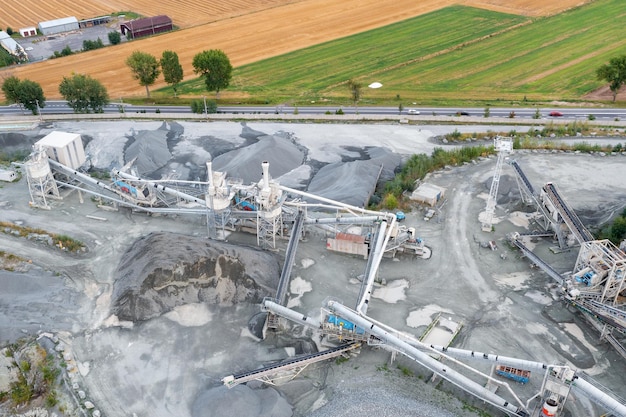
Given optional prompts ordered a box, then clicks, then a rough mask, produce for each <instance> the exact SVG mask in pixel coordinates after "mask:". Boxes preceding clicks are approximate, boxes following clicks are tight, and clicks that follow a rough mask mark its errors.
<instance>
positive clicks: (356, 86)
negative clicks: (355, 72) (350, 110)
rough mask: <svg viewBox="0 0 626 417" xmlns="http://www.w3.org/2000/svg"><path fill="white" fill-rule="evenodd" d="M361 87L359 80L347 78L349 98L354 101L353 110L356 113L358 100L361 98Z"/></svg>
mask: <svg viewBox="0 0 626 417" xmlns="http://www.w3.org/2000/svg"><path fill="white" fill-rule="evenodd" d="M362 89H363V85H362V84H361V83H360V82H358V81H354V80H353V79H349V80H348V90H350V98H351V99H352V102H353V103H354V110H355V111H356V112H357V113H358V112H359V100H360V99H361V92H362Z"/></svg>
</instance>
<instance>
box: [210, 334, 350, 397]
mask: <svg viewBox="0 0 626 417" xmlns="http://www.w3.org/2000/svg"><path fill="white" fill-rule="evenodd" d="M359 347H361V344H360V343H357V342H354V343H346V344H343V345H340V346H337V347H334V348H331V349H328V350H324V351H322V352H316V353H311V354H307V355H301V356H297V357H294V358H290V359H287V360H285V361H282V362H280V363H275V364H272V365H268V366H264V367H263V368H260V369H255V370H253V371H246V372H242V373H239V374H235V375H230V376H227V377H224V378H222V382H223V383H224V385H226V386H227V387H228V388H233V387H235V386H237V385H239V384H243V383H246V382H248V381H253V380H257V381H262V382H265V383H271V381H272V379H275V377H276V376H278V375H281V374H285V373H289V374H290V375H289V379H293V378H295V377H296V376H297V375H298V374H299V373H300V372H302V371H303V370H304V368H306V367H307V366H308V365H310V364H312V363H316V362H321V361H325V360H327V359H332V358H336V357H337V356H340V355H343V354H344V353H346V352H348V351H351V350H354V349H357V348H359Z"/></svg>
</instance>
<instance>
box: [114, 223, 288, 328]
mask: <svg viewBox="0 0 626 417" xmlns="http://www.w3.org/2000/svg"><path fill="white" fill-rule="evenodd" d="M279 277H280V265H279V263H278V260H277V259H276V258H275V257H274V256H273V255H272V254H269V253H267V252H263V251H261V250H257V249H254V248H250V247H242V246H235V245H231V244H228V243H224V242H218V241H214V240H207V239H206V238H199V237H189V236H184V235H178V234H174V233H165V232H159V233H151V234H149V235H147V236H145V237H143V238H141V239H139V240H137V241H136V242H135V243H134V244H133V245H132V246H131V247H130V249H129V250H128V251H127V252H126V253H125V254H124V256H123V257H122V259H121V262H120V264H119V266H118V269H117V277H116V280H115V284H114V286H113V297H112V307H111V310H112V311H111V313H112V314H115V315H116V316H117V317H118V318H119V319H120V320H129V321H133V322H135V321H142V320H147V319H150V318H153V317H158V316H160V315H161V314H164V313H167V312H168V311H170V310H172V309H173V308H174V307H177V306H180V305H184V304H189V303H209V304H218V305H223V306H229V305H233V304H235V303H240V302H251V303H258V302H260V301H261V300H262V298H263V297H266V296H271V295H272V294H273V293H274V292H275V289H276V286H277V285H278V280H279Z"/></svg>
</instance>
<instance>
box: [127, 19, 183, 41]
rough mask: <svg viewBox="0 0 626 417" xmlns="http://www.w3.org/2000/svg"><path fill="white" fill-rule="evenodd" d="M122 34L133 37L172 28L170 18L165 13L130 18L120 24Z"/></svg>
mask: <svg viewBox="0 0 626 417" xmlns="http://www.w3.org/2000/svg"><path fill="white" fill-rule="evenodd" d="M120 29H121V31H122V35H124V36H126V37H128V38H130V39H134V38H139V37H141V36H148V35H154V34H156V33H161V32H167V31H170V30H172V29H174V25H173V24H172V19H170V18H169V17H168V16H166V15H160V16H154V17H146V18H143V19H135V20H130V21H128V22H124V23H122V24H120Z"/></svg>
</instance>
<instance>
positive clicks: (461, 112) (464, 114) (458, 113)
mask: <svg viewBox="0 0 626 417" xmlns="http://www.w3.org/2000/svg"><path fill="white" fill-rule="evenodd" d="M456 115H457V116H469V113H468V112H466V111H458V112H456Z"/></svg>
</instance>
